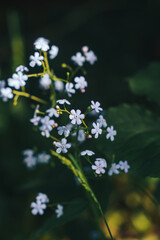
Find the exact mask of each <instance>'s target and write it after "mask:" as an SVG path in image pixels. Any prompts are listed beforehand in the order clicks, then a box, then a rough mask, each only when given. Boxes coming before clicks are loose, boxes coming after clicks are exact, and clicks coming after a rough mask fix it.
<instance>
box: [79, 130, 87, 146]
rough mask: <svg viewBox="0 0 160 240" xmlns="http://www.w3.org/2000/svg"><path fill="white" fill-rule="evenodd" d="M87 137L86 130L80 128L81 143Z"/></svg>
mask: <svg viewBox="0 0 160 240" xmlns="http://www.w3.org/2000/svg"><path fill="white" fill-rule="evenodd" d="M85 139H86V137H85V131H84V130H83V129H80V130H79V132H78V141H79V142H80V143H82V142H84V141H85Z"/></svg>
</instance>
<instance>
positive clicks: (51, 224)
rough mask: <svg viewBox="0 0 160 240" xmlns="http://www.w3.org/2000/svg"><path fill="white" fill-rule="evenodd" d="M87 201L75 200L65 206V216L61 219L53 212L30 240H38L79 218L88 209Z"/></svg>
mask: <svg viewBox="0 0 160 240" xmlns="http://www.w3.org/2000/svg"><path fill="white" fill-rule="evenodd" d="M86 206H87V204H86V201H85V200H83V199H80V198H79V199H75V200H73V201H71V202H70V204H67V205H64V214H63V216H61V217H60V218H57V217H56V214H55V213H54V211H53V216H51V217H50V218H49V219H48V220H47V221H45V223H44V225H43V226H41V228H40V229H38V230H37V231H36V232H35V233H34V234H33V235H32V236H31V237H30V238H29V239H30V240H36V239H39V238H40V237H41V236H43V235H44V234H45V233H47V232H48V231H51V230H52V229H53V228H55V227H58V226H60V225H63V224H65V223H67V222H69V221H72V220H73V219H75V218H77V217H79V215H80V214H82V212H83V211H84V210H85V209H86Z"/></svg>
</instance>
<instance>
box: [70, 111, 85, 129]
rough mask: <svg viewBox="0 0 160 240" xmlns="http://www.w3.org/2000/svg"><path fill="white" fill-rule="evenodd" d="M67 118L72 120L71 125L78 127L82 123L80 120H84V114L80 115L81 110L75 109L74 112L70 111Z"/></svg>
mask: <svg viewBox="0 0 160 240" xmlns="http://www.w3.org/2000/svg"><path fill="white" fill-rule="evenodd" d="M69 118H70V119H71V120H72V121H71V123H72V124H78V125H80V124H81V123H82V121H81V119H84V114H81V110H79V109H77V110H76V111H75V110H74V109H72V110H71V114H70V115H69Z"/></svg>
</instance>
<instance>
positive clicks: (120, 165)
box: [119, 161, 130, 173]
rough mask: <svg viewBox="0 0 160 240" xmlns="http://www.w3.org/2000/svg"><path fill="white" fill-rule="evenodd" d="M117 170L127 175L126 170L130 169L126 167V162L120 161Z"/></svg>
mask: <svg viewBox="0 0 160 240" xmlns="http://www.w3.org/2000/svg"><path fill="white" fill-rule="evenodd" d="M119 168H120V169H121V170H124V172H125V173H127V172H128V169H129V168H130V166H129V165H128V162H127V161H124V162H123V161H120V162H119Z"/></svg>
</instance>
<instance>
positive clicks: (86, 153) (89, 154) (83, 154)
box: [81, 150, 95, 156]
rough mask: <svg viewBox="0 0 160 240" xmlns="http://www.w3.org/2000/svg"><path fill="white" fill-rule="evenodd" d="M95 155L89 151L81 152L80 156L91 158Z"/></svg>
mask: <svg viewBox="0 0 160 240" xmlns="http://www.w3.org/2000/svg"><path fill="white" fill-rule="evenodd" d="M94 154H95V153H94V152H93V151H90V150H85V151H82V152H81V155H82V156H85V155H88V156H92V155H94Z"/></svg>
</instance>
